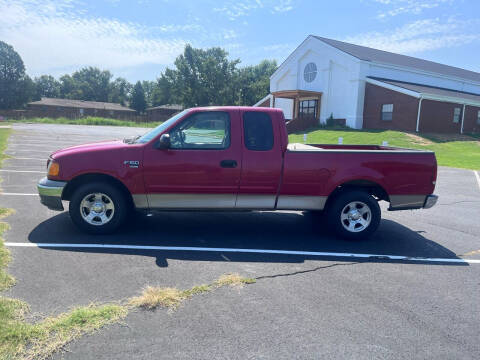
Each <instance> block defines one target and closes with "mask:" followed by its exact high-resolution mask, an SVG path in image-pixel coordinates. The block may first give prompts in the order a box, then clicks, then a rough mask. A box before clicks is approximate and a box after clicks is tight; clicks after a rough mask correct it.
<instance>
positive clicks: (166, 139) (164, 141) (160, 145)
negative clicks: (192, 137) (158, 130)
mask: <svg viewBox="0 0 480 360" xmlns="http://www.w3.org/2000/svg"><path fill="white" fill-rule="evenodd" d="M155 147H156V148H157V149H168V148H169V147H170V134H163V135H162V136H160V139H158V142H157V144H156V146H155Z"/></svg>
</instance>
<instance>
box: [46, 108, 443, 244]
mask: <svg viewBox="0 0 480 360" xmlns="http://www.w3.org/2000/svg"><path fill="white" fill-rule="evenodd" d="M436 177H437V163H436V159H435V154H434V153H433V152H429V151H420V150H411V149H403V148H396V147H389V146H379V145H317V144H309V145H306V144H289V143H288V136H287V130H286V126H285V119H284V116H283V112H282V111H281V110H279V109H272V108H258V107H257V108H253V107H204V108H193V109H188V110H185V111H183V112H181V113H179V114H177V115H175V116H173V117H172V118H170V119H169V120H167V121H165V122H164V123H162V124H161V125H159V126H158V127H156V128H154V129H152V130H151V131H149V132H147V133H146V134H145V135H143V136H140V137H137V138H130V139H125V140H123V141H122V140H116V141H106V142H98V143H91V144H85V145H79V146H73V147H69V148H66V149H63V150H59V151H56V152H54V153H53V154H52V155H51V156H50V158H49V159H48V161H47V177H45V178H43V179H42V180H40V181H39V183H38V192H39V194H40V199H41V202H42V204H44V205H46V206H47V207H48V208H50V209H53V210H63V209H64V208H63V204H62V200H63V201H69V212H70V217H71V219H72V221H73V222H74V223H75V224H76V225H77V226H78V227H79V228H81V229H83V230H85V231H87V232H90V233H94V234H104V233H110V232H112V231H114V230H116V229H118V228H119V227H120V226H121V225H122V224H123V223H125V222H126V221H127V215H128V214H129V211H131V210H134V209H136V210H144V211H147V212H151V211H154V210H162V211H169V210H198V211H206V210H216V211H219V210H224V211H245V210H324V213H325V216H326V217H327V219H328V223H329V224H330V225H331V226H332V227H333V229H334V230H335V231H336V232H337V233H338V234H339V235H341V236H343V237H346V238H351V239H357V238H363V237H367V236H369V235H371V234H372V233H373V232H374V231H375V230H376V229H377V227H378V226H379V223H380V217H381V213H380V207H379V205H378V202H379V201H381V200H384V201H387V202H389V203H390V205H389V210H404V209H420V208H430V207H432V206H433V205H434V204H435V203H436V201H437V196H436V195H433V192H434V188H435V182H436Z"/></svg>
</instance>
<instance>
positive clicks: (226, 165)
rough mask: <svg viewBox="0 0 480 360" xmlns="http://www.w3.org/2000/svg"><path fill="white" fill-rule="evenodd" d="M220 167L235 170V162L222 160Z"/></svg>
mask: <svg viewBox="0 0 480 360" xmlns="http://www.w3.org/2000/svg"><path fill="white" fill-rule="evenodd" d="M220 166H221V167H223V168H236V167H237V162H236V161H235V160H222V161H220Z"/></svg>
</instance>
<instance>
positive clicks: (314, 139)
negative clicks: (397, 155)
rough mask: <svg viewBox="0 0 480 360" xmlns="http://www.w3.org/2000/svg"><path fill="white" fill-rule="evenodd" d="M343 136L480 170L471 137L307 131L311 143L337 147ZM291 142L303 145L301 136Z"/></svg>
mask: <svg viewBox="0 0 480 360" xmlns="http://www.w3.org/2000/svg"><path fill="white" fill-rule="evenodd" d="M339 137H343V143H344V144H377V145H380V144H382V142H383V141H388V145H390V146H399V147H406V148H411V149H420V150H430V151H434V152H435V155H436V157H437V162H438V165H441V166H451V167H457V168H464V169H472V170H478V169H480V141H479V138H478V137H477V136H476V135H475V136H473V135H472V136H470V135H461V136H458V135H435V134H420V133H415V134H409V133H404V132H401V131H392V130H384V131H383V130H354V129H342V130H330V129H313V130H310V131H309V132H307V143H309V144H337V143H338V138H339ZM289 141H290V142H303V133H302V134H291V135H290V136H289Z"/></svg>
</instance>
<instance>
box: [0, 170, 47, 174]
mask: <svg viewBox="0 0 480 360" xmlns="http://www.w3.org/2000/svg"><path fill="white" fill-rule="evenodd" d="M0 171H1V172H13V173H38V174H45V173H46V172H45V171H36V170H8V169H0Z"/></svg>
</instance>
